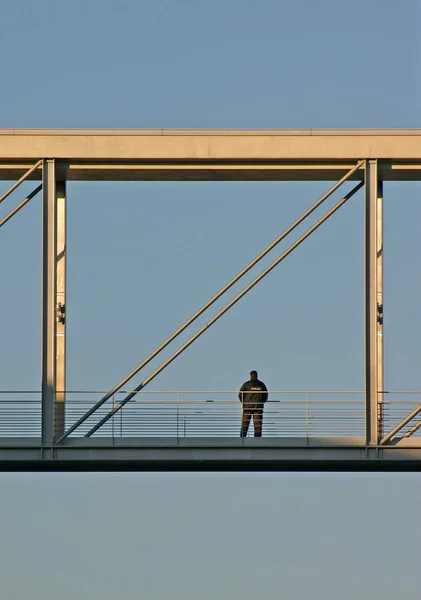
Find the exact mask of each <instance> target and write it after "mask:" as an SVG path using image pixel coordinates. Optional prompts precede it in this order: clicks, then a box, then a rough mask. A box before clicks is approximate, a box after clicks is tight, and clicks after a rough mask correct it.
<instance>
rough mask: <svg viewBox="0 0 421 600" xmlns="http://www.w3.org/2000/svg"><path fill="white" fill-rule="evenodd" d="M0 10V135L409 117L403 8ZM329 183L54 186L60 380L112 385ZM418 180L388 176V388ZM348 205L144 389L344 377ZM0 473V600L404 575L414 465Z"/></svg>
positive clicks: (355, 258) (353, 585) (14, 343)
mask: <svg viewBox="0 0 421 600" xmlns="http://www.w3.org/2000/svg"><path fill="white" fill-rule="evenodd" d="M0 7H1V18H0V28H1V35H0V50H1V55H2V69H1V75H0V77H1V80H0V81H1V83H2V86H1V93H0V128H49V127H57V128H66V127H78V128H83V127H87V128H137V127H138V128H160V127H164V128H165V127H167V128H287V129H291V128H420V127H421V111H420V108H421V85H420V79H419V73H420V72H421V44H420V41H419V40H420V37H421V9H420V7H419V3H418V2H417V1H416V0H403V2H401V3H398V2H395V1H394V0H353V1H352V2H349V1H348V2H346V1H345V0H339V1H338V0H337V1H333V0H325V1H322V0H318V1H317V2H315V1H311V0H295V1H293V0H290V1H286V0H278V1H275V0H255V1H247V0H213V1H212V2H204V1H201V0H190V1H188V0H178V2H175V1H173V2H171V1H170V0H166V1H164V0H154V1H153V2H152V1H149V2H145V1H137V2H136V1H135V0H126V1H124V0H120V1H110V0H104V1H103V2H100V1H99V0H96V1H94V0H84V1H83V2H82V1H81V0H74V1H73V2H71V3H64V2H61V1H57V0H56V1H52V0H51V1H46V0H39V1H38V2H36V3H28V2H26V1H24V0H14V1H13V2H12V1H9V0H2V2H1V3H0ZM32 187H33V185H32V186H31V184H29V186H25V185H24V186H22V188H20V190H19V192H17V193H16V194H14V195H13V196H12V197H11V198H9V199H8V200H7V201H6V202H5V203H4V205H5V206H2V207H1V209H2V213H1V215H3V214H6V213H7V212H8V211H9V210H10V209H11V208H12V207H13V206H14V205H15V204H14V201H15V202H17V201H18V200H20V199H21V198H22V197H23V196H22V194H23V193H24V191H25V190H28V189H32ZM328 187H329V183H327V182H324V183H308V182H303V183H276V182H271V183H257V182H255V183H234V182H232V183H215V182H214V183H211V182H209V183H183V182H178V183H111V184H109V183H107V184H105V183H103V184H102V183H90V184H88V183H70V184H69V186H68V298H67V305H68V314H67V316H68V321H67V322H68V334H67V335H68V384H67V387H68V388H69V389H96V390H105V391H107V390H108V389H109V388H110V387H112V386H114V384H116V383H117V382H118V381H119V380H120V379H121V378H122V377H123V376H125V375H126V374H127V373H128V372H129V371H130V370H131V369H132V368H133V367H134V366H135V365H136V364H137V363H138V362H140V360H141V359H142V358H144V356H146V355H147V354H149V352H150V351H151V350H152V349H153V348H154V347H155V346H157V345H158V344H159V343H160V342H161V341H162V340H163V338H164V337H166V336H167V335H168V334H169V333H171V332H172V331H173V330H174V329H175V328H177V327H178V326H179V325H180V324H181V323H182V322H183V321H184V320H185V319H186V318H187V317H189V316H190V314H191V313H192V312H193V311H194V310H196V309H197V308H198V307H199V306H201V305H202V304H203V303H204V302H205V301H206V300H207V299H208V298H209V296H211V295H213V294H214V293H215V292H216V291H217V290H218V289H219V288H220V287H221V286H222V285H224V284H225V283H226V282H227V281H228V280H229V279H230V278H231V277H232V276H233V275H234V274H235V273H236V272H237V271H238V270H240V269H241V268H242V267H243V266H244V265H245V264H246V263H247V262H249V260H251V258H253V257H254V256H255V255H256V254H257V253H258V252H259V251H260V250H261V249H262V248H263V247H265V246H266V245H267V244H268V243H269V242H270V241H271V240H272V239H274V238H275V237H276V236H277V235H278V234H279V233H280V231H281V230H283V229H284V228H285V227H286V226H287V225H288V224H290V223H291V222H292V220H294V219H295V218H296V217H297V216H298V215H299V214H300V213H301V212H302V211H303V210H304V209H305V208H306V207H308V206H309V205H310V204H311V203H312V202H314V201H315V200H316V198H317V197H318V196H319V195H321V194H322V193H323V192H324V191H325V190H326V189H328ZM5 188H6V184H4V185H3V184H2V185H1V186H0V190H2V189H5ZM345 189H349V186H348V187H346V186H345ZM419 195H420V184H419V183H414V184H410V183H404V184H403V183H402V184H400V183H393V184H391V183H389V184H386V185H385V190H384V198H385V200H384V204H385V217H384V220H385V267H384V268H385V388H386V389H387V390H420V389H421V382H420V374H419V359H420V354H421V342H420V340H421V321H420V319H419V315H418V313H417V302H418V298H419V297H420V295H421V284H420V279H419V277H418V260H417V259H418V257H419V255H420V251H421V241H420V240H421V236H420V235H419V234H420V231H419V230H420V223H421V208H420V203H419ZM337 197H338V196H336V198H337ZM330 205H331V204H330ZM330 205H329V206H330ZM318 214H319V213H318ZM320 214H321V213H320ZM362 216H363V204H362V194H361V192H360V193H359V195H358V196H356V197H354V198H353V199H352V200H351V201H350V202H349V204H348V205H347V206H345V207H344V208H343V209H342V210H341V211H340V212H339V213H338V214H337V215H335V217H334V218H333V219H332V220H330V221H329V222H328V223H326V225H325V226H324V227H323V229H322V230H320V231H318V232H317V233H316V234H315V235H314V236H312V237H311V238H310V239H309V240H307V241H306V243H305V244H303V246H302V247H300V248H299V249H298V250H297V251H296V252H294V253H293V255H291V256H290V257H288V259H287V260H286V261H285V263H283V265H282V266H280V267H279V268H278V269H276V270H275V271H274V272H273V273H272V274H271V275H269V276H268V278H267V279H265V280H264V281H263V282H262V283H261V284H260V285H259V286H258V287H257V288H255V289H254V290H253V291H252V292H251V293H250V294H249V295H248V296H247V297H246V298H244V299H243V300H242V301H240V303H239V304H238V305H237V306H236V307H235V308H234V309H233V311H230V312H229V313H228V314H227V315H226V316H225V317H223V319H222V320H221V321H220V322H219V323H218V324H217V325H216V326H215V327H214V328H212V329H211V330H210V331H208V332H207V334H206V335H205V336H203V338H201V340H199V341H198V342H197V343H196V344H195V345H194V346H193V347H192V348H190V349H189V350H188V351H187V352H186V353H185V355H183V356H182V357H181V358H180V359H179V360H178V361H176V362H175V363H174V364H173V365H172V366H171V367H170V368H169V369H168V370H166V371H165V372H164V373H163V374H162V376H161V377H160V378H158V379H157V380H156V382H154V383H153V385H152V386H151V389H156V390H158V389H160V390H177V389H184V390H189V389H203V390H207V389H215V390H218V389H221V390H222V389H224V390H230V389H237V388H238V386H239V385H240V384H241V383H242V382H243V381H244V379H245V378H247V375H248V372H249V370H250V369H251V368H257V369H258V370H259V374H260V376H261V378H262V379H263V380H264V381H265V382H266V383H267V385H268V387H269V388H271V389H280V390H282V389H289V390H294V389H295V390H296V389H309V390H320V389H326V390H334V389H340V390H345V389H347V390H361V389H362V388H363V385H364V373H363V367H364V365H363V269H362V267H363V246H362V242H363V221H362ZM40 225H41V212H40V199H39V198H36V199H34V200H33V201H31V203H30V204H29V205H28V206H26V207H25V209H24V210H22V212H21V213H19V215H17V216H16V217H14V218H13V220H12V221H10V222H9V223H8V224H7V225H6V226H5V227H4V228H3V229H2V231H1V236H0V265H1V276H2V287H1V291H0V309H1V314H2V315H3V319H2V335H1V337H0V375H1V385H0V388H1V389H3V390H4V389H28V390H38V389H39V388H40V314H41V304H40V275H41V252H40V243H41V227H40ZM300 231H302V230H300ZM283 247H286V246H283ZM277 255H278V253H275V254H273V255H272V254H271V256H270V258H269V259H268V261H266V262H265V263H264V264H268V262H269V260H273V258H275V256H277ZM258 272H260V271H259V269H257V270H256V271H253V275H256V274H257V273H258ZM246 279H247V278H246ZM250 279H251V276H250V277H249V278H248V279H247V281H249V280H250ZM236 289H237V288H236ZM238 289H240V288H238ZM218 306H222V304H218ZM207 318H209V317H207ZM205 320H206V319H204V320H203V321H202V322H204V321H205ZM181 339H186V337H185V336H184V337H183V336H181ZM171 349H172V350H173V349H175V346H174V347H172V348H171ZM167 355H168V353H164V354H163V356H167ZM158 364H159V362H156V363H154V365H155V366H157V365H158ZM138 382H139V380H134V381H133V384H135V383H138ZM0 486H1V495H0V507H1V509H2V510H1V511H0V515H1V516H0V519H1V525H2V527H1V530H2V536H1V541H0V581H1V588H2V590H3V591H4V594H5V597H7V599H8V600H14V599H15V598H16V600H18V599H19V600H20V599H21V598H23V597H34V598H53V597H54V598H55V597H58V596H59V597H61V598H62V599H63V600H68V599H70V598H72V599H73V598H75V597H78V598H82V599H83V598H87V599H88V598H89V600H97V599H98V600H109V599H111V598H115V597H120V598H124V599H132V598H133V599H138V598H145V599H146V598H147V599H151V600H155V599H161V598H166V597H171V598H175V599H177V598H182V599H183V600H189V599H196V598H201V599H203V600H211V599H212V600H213V599H214V598H216V597H219V598H222V599H224V598H227V599H228V598H237V597H238V598H240V597H241V599H242V600H249V599H250V600H251V599H252V598H253V599H254V598H256V596H262V597H268V598H280V597H282V598H286V599H287V600H290V599H291V600H293V599H295V598H297V599H300V598H305V597H308V596H309V595H310V594H311V597H312V598H313V599H314V600H319V599H320V600H334V599H336V598H343V599H344V600H348V599H349V600H351V599H355V598H357V597H360V598H365V597H373V598H376V597H381V598H382V599H383V600H391V599H392V598H393V599H395V598H396V596H397V595H398V594H399V595H405V594H408V593H411V592H412V593H413V592H415V591H416V590H417V589H418V585H417V583H418V580H417V579H416V576H417V575H418V568H419V564H420V559H421V551H420V541H419V534H420V533H421V531H420V524H419V515H418V513H419V511H418V495H417V492H418V493H419V492H420V488H421V486H420V478H419V477H418V476H415V475H399V474H394V475H357V474H347V475H345V474H344V475H338V474H332V475H326V474H325V475H322V474H311V475H310V474H260V475H259V474H253V475H252V474H249V475H247V474H241V475H240V474H231V475H226V474H225V475H220V474H189V475H187V474H185V475H180V474H148V475H146V474H131V475H130V474H121V475H118V474H102V475H98V474H95V475H89V474H83V475H24V474H19V475H0Z"/></svg>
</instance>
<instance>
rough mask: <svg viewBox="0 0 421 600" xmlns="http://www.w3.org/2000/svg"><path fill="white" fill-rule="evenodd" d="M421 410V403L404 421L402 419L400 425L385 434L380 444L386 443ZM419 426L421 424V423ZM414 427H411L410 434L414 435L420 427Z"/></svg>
mask: <svg viewBox="0 0 421 600" xmlns="http://www.w3.org/2000/svg"><path fill="white" fill-rule="evenodd" d="M420 412H421V404H420V405H419V406H418V407H417V408H415V409H414V410H413V411H412V412H411V413H410V414H409V415H408V416H407V417H405V418H404V419H403V421H401V422H400V423H399V424H398V425H396V427H395V428H394V429H392V431H390V432H389V433H388V434H387V435H385V436H384V438H383V439H382V440H380V444H381V445H384V444H386V442H388V441H389V440H391V439H392V438H393V437H394V436H395V435H396V434H397V433H398V431H400V430H401V429H402V428H403V427H405V425H406V424H407V423H409V421H412V419H413V418H414V417H416V416H417V415H418V414H419V413H420ZM419 426H421V424H420V425H419ZM414 427H415V426H414ZM412 429H414V428H412ZM412 429H410V431H411V433H410V435H412V433H414V432H415V431H416V430H417V429H418V427H417V428H416V429H414V431H412ZM408 433H409V432H408ZM406 437H409V436H406Z"/></svg>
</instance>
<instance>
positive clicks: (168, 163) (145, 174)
mask: <svg viewBox="0 0 421 600" xmlns="http://www.w3.org/2000/svg"><path fill="white" fill-rule="evenodd" d="M40 158H55V159H57V160H58V161H61V168H62V172H61V175H60V176H61V177H62V178H65V179H70V180H72V179H73V180H102V179H106V180H142V179H148V180H160V179H166V180H171V179H174V180H180V179H181V180H183V179H184V180H188V179H194V180H206V179H207V180H211V179H216V180H218V179H222V180H223V179H228V180H230V179H238V180H247V179H262V180H265V179H274V180H276V179H283V180H294V179H307V180H312V179H337V178H340V177H341V176H342V175H343V174H344V173H345V172H346V171H347V170H349V169H350V168H351V167H352V166H353V165H354V164H355V161H357V160H361V159H369V158H372V159H378V160H379V161H383V164H381V165H379V168H380V170H383V171H382V172H381V173H380V175H381V177H382V178H383V179H387V180H393V179H396V180H405V179H415V180H419V179H421V130H419V129H411V130H308V129H307V130H264V131H262V130H259V131H258V130H248V131H247V130H231V131H230V130H164V129H160V130H91V129H89V130H83V129H75V130H63V129H51V130H48V129H42V130H41V129H34V130H28V129H21V130H20V129H1V130H0V179H14V178H15V177H17V176H18V175H19V173H21V172H23V171H24V170H25V169H27V167H28V164H30V163H31V161H32V164H33V162H34V161H36V160H38V159H40ZM39 177H40V173H35V174H34V176H33V178H34V179H36V178H39ZM362 177H363V172H361V173H357V174H356V177H355V178H356V179H362Z"/></svg>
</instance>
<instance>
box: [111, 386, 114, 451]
mask: <svg viewBox="0 0 421 600" xmlns="http://www.w3.org/2000/svg"><path fill="white" fill-rule="evenodd" d="M114 405H115V394H113V413H114ZM111 431H112V436H113V441H114V416H113V419H112V423H111Z"/></svg>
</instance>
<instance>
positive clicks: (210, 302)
mask: <svg viewBox="0 0 421 600" xmlns="http://www.w3.org/2000/svg"><path fill="white" fill-rule="evenodd" d="M363 164H364V161H359V162H358V163H357V164H356V165H355V166H354V167H353V168H352V169H351V170H350V171H349V172H348V173H347V174H346V175H345V176H344V177H342V179H340V180H339V181H338V182H337V183H335V184H334V185H333V186H332V187H331V188H330V189H329V190H328V191H327V192H326V193H325V194H323V196H321V198H319V199H318V200H317V201H316V202H315V203H314V204H313V205H312V206H311V207H310V208H309V209H307V210H306V211H305V212H304V213H303V214H302V215H301V216H300V217H299V218H298V219H297V220H296V221H295V222H294V223H293V224H292V225H291V226H290V227H288V228H287V229H285V231H284V232H283V233H282V234H281V235H280V236H278V237H277V238H276V239H275V240H274V241H273V242H272V243H271V244H269V246H267V247H266V248H265V249H264V250H263V251H262V252H261V253H260V254H258V255H257V256H256V257H255V258H254V259H253V260H252V261H251V262H250V263H249V264H248V265H247V266H246V267H244V269H242V270H241V271H240V272H239V273H238V274H237V275H236V276H235V277H234V278H233V279H231V281H229V282H228V283H227V284H226V285H225V286H224V287H223V288H221V289H220V290H219V292H218V293H217V294H215V295H214V296H213V297H212V298H211V299H210V300H208V302H206V304H204V305H203V306H202V307H201V308H200V309H199V310H198V311H197V312H196V313H194V315H193V316H192V317H190V318H189V319H188V320H187V321H186V322H185V323H184V324H183V325H182V326H181V327H179V328H178V329H177V330H176V331H175V332H174V333H173V334H172V335H170V337H168V338H167V339H166V340H165V341H164V342H163V343H162V344H160V346H158V347H157V348H156V349H155V350H154V351H153V352H152V353H151V354H149V356H147V357H146V358H145V359H144V360H143V361H142V362H141V363H140V364H139V365H138V366H137V367H136V368H135V369H133V370H132V371H131V372H130V373H129V374H128V375H127V376H126V377H125V378H124V379H122V380H121V381H120V383H118V384H117V385H116V386H115V387H114V388H113V389H112V390H111V391H109V392H108V393H107V394H105V396H104V397H103V398H101V399H100V400H99V401H98V402H97V404H96V405H95V406H94V407H91V409H90V410H89V411H88V412H87V414H86V415H85V417H82V418H81V419H80V420H79V421H78V422H77V423H75V424H74V425H73V426H72V427H71V428H70V430H69V431H68V432H66V434H63V436H62V437H60V438H59V441H62V440H63V439H65V438H66V437H67V435H69V433H71V432H72V431H74V430H75V429H76V428H77V427H79V425H81V424H82V423H83V421H84V420H85V419H86V418H88V417H89V416H90V415H91V414H93V412H95V411H96V410H97V409H98V408H99V407H100V406H102V404H104V403H105V402H107V400H109V398H111V397H112V396H113V395H114V394H115V393H116V392H118V391H119V390H120V389H121V388H122V387H123V386H124V385H126V383H127V382H128V381H130V379H132V377H134V376H135V375H136V374H137V373H139V371H141V370H142V369H143V368H144V367H145V366H146V365H148V364H149V363H150V361H151V360H153V359H154V358H155V357H156V356H157V355H158V354H160V352H162V350H164V349H165V348H166V347H167V346H168V344H170V343H171V342H172V341H173V340H175V339H176V338H177V337H178V336H179V335H180V334H181V333H182V332H183V331H184V330H185V329H186V328H187V327H189V326H190V325H191V324H192V323H194V321H195V320H196V319H197V318H198V317H200V315H202V314H203V313H204V312H205V311H206V310H207V309H208V308H210V307H211V306H212V305H213V304H214V303H215V302H216V301H217V300H218V299H219V298H220V297H221V296H223V294H225V292H227V291H228V290H229V289H230V288H231V287H232V286H233V285H234V284H235V283H237V281H239V280H240V279H241V278H242V277H243V276H244V275H245V274H246V273H248V271H250V269H251V268H253V267H254V266H255V265H256V264H257V263H258V262H259V261H260V260H261V259H262V258H264V257H265V256H266V255H267V254H268V253H269V252H270V251H271V250H273V248H275V247H276V246H277V245H278V244H279V243H280V242H281V241H282V240H284V239H285V238H286V237H287V235H289V234H290V233H291V232H292V231H294V229H295V228H296V227H298V225H300V224H301V223H302V222H303V221H304V220H305V219H306V218H307V217H308V216H309V215H311V214H312V213H313V212H314V211H315V210H316V209H317V208H318V207H319V206H320V205H321V204H322V203H323V202H324V201H325V200H327V198H329V197H330V196H331V195H332V194H333V193H334V192H335V191H336V190H337V189H338V188H339V187H340V186H341V185H342V184H343V183H344V182H345V181H347V180H348V179H349V177H351V176H352V175H353V174H354V173H355V172H356V171H357V170H358V169H359V168H360V167H361V166H362V165H363ZM63 389H64V388H63Z"/></svg>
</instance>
